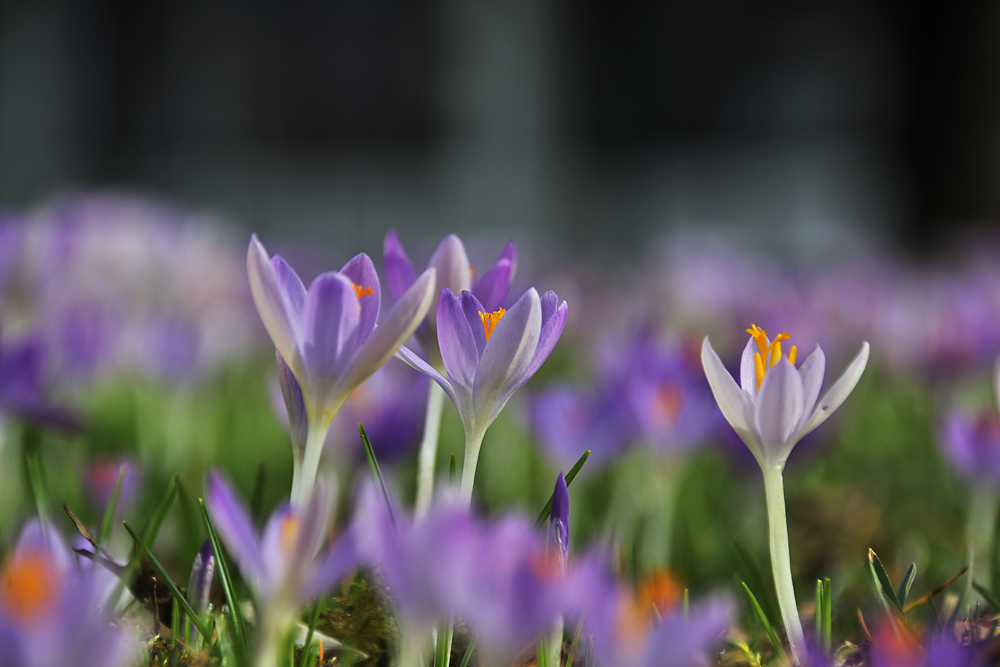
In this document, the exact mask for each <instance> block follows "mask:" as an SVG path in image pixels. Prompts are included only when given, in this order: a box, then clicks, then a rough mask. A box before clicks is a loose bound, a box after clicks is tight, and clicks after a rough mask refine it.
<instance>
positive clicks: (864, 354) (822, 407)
mask: <svg viewBox="0 0 1000 667" xmlns="http://www.w3.org/2000/svg"><path fill="white" fill-rule="evenodd" d="M869 351H870V348H869V345H868V341H865V342H864V343H862V344H861V350H860V351H859V352H858V354H857V356H856V357H854V359H853V360H852V361H851V363H850V365H848V367H847V370H845V371H844V374H843V375H841V376H840V378H838V379H837V381H836V382H834V383H833V386H832V387H830V390H829V391H827V392H826V396H824V397H823V398H822V400H820V402H819V405H818V406H816V410H814V411H813V413H812V416H810V417H809V421H807V422H806V425H805V426H804V427H803V428H802V431H801V433H800V434H799V437H803V436H805V435H806V434H807V433H810V432H812V430H813V429H814V428H816V427H817V426H819V425H820V424H822V423H823V422H825V421H826V420H827V418H828V417H829V416H830V415H831V414H833V411H834V410H836V409H837V408H839V407H840V405H841V403H843V402H844V401H845V400H847V397H848V396H849V395H850V394H851V392H852V391H854V387H856V386H857V384H858V380H860V379H861V374H862V373H864V372H865V366H867V365H868V353H869Z"/></svg>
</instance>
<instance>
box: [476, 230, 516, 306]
mask: <svg viewBox="0 0 1000 667" xmlns="http://www.w3.org/2000/svg"><path fill="white" fill-rule="evenodd" d="M516 268H517V246H515V245H514V243H513V242H509V243H508V244H507V245H505V246H504V248H503V251H502V252H501V253H500V256H499V257H498V258H497V261H496V262H494V263H493V266H491V267H490V268H489V269H488V270H487V271H486V272H485V273H483V275H481V276H480V277H479V280H477V281H476V284H475V285H473V286H472V290H471V291H472V293H473V294H475V295H476V298H478V299H479V300H480V301H481V302H482V304H483V305H484V306H486V307H487V308H489V309H490V310H491V311H493V310H496V309H498V308H499V307H500V306H502V305H503V300H504V299H505V298H507V291H508V290H509V289H510V281H511V279H512V278H513V277H514V271H515V270H516Z"/></svg>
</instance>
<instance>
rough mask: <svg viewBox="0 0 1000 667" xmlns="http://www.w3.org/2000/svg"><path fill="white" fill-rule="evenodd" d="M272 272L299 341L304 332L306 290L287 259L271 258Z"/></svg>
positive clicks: (277, 256) (279, 256)
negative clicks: (303, 318)
mask: <svg viewBox="0 0 1000 667" xmlns="http://www.w3.org/2000/svg"><path fill="white" fill-rule="evenodd" d="M271 270H272V271H274V279H275V280H276V281H277V283H278V287H279V288H280V289H281V294H282V296H283V297H284V300H285V310H286V311H287V312H288V320H289V322H291V324H292V331H294V332H295V336H296V340H298V335H299V332H300V331H301V330H302V329H301V327H302V310H303V308H305V304H306V288H305V286H304V285H303V284H302V280H301V279H300V278H299V274H297V273H295V269H293V268H292V267H291V266H290V265H289V264H288V262H286V261H285V258H284V257H282V256H281V255H275V256H274V257H272V258H271Z"/></svg>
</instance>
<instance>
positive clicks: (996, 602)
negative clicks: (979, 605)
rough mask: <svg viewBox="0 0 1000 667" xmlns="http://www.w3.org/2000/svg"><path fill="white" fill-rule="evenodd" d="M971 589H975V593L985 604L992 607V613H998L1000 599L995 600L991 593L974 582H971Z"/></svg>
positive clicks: (994, 595)
mask: <svg viewBox="0 0 1000 667" xmlns="http://www.w3.org/2000/svg"><path fill="white" fill-rule="evenodd" d="M972 587H973V588H974V589H976V592H977V593H979V594H980V595H981V596H982V597H983V599H984V600H986V604H988V605H989V606H991V607H993V611H1000V598H997V596H996V594H995V593H993V591H991V590H990V589H988V588H986V587H985V586H982V585H980V584H978V583H976V582H975V581H973V582H972Z"/></svg>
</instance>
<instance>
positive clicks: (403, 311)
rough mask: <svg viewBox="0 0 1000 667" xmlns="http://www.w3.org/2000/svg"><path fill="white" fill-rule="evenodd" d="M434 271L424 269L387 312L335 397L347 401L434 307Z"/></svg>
mask: <svg viewBox="0 0 1000 667" xmlns="http://www.w3.org/2000/svg"><path fill="white" fill-rule="evenodd" d="M433 287H434V269H427V270H426V271H424V272H423V273H421V274H420V276H419V277H418V278H417V280H416V282H414V283H413V284H412V285H410V288H409V289H408V290H406V292H405V293H404V294H403V296H401V297H400V298H399V300H398V301H396V303H395V304H394V305H393V306H392V308H390V309H389V312H388V313H387V314H386V316H385V319H384V320H382V324H380V325H378V326H377V327H376V328H375V331H374V332H372V335H371V336H369V337H368V340H367V341H365V344H364V345H362V346H361V349H360V350H358V352H357V354H356V355H354V359H353V361H351V364H350V366H349V367H348V369H347V372H346V373H345V375H344V377H343V379H342V380H341V381H340V383H339V384H338V385H337V389H336V394H337V395H338V396H343V397H344V398H346V397H347V395H348V394H350V393H351V392H352V391H354V388H355V387H357V386H358V385H359V384H361V383H362V382H364V381H365V379H366V378H367V377H368V376H369V375H371V374H372V373H374V372H375V371H377V370H378V369H379V368H380V367H381V366H382V365H383V364H385V362H386V361H388V360H389V357H391V356H392V355H393V354H395V352H396V350H398V349H399V347H400V346H401V345H402V344H403V343H405V342H406V339H407V338H409V337H410V336H412V335H413V331H414V330H415V329H416V328H417V325H418V324H420V322H421V321H422V320H423V319H424V317H425V316H426V315H427V311H428V310H430V307H431V304H432V303H434V296H435V294H434V292H433V291H432V290H433Z"/></svg>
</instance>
